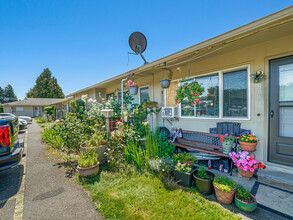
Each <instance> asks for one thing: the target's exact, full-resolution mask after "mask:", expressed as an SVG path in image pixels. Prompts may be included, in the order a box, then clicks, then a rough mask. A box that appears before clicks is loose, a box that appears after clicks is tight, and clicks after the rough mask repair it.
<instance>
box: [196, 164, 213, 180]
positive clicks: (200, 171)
mask: <svg viewBox="0 0 293 220" xmlns="http://www.w3.org/2000/svg"><path fill="white" fill-rule="evenodd" d="M195 175H196V176H198V177H199V178H201V179H209V178H210V176H209V175H208V174H207V172H206V169H205V166H204V165H200V166H199V169H197V171H196V174H195Z"/></svg>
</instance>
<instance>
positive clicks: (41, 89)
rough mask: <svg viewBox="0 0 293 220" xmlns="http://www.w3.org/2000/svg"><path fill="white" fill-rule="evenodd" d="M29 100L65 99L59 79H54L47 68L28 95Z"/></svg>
mask: <svg viewBox="0 0 293 220" xmlns="http://www.w3.org/2000/svg"><path fill="white" fill-rule="evenodd" d="M26 97H27V98H64V94H63V92H62V89H61V87H60V86H59V85H58V83H57V79H56V78H55V77H52V73H51V71H50V70H49V69H48V68H46V69H44V71H43V72H42V73H41V74H40V75H39V77H38V78H37V80H36V84H35V86H34V87H33V88H32V89H30V91H28V92H27V93H26Z"/></svg>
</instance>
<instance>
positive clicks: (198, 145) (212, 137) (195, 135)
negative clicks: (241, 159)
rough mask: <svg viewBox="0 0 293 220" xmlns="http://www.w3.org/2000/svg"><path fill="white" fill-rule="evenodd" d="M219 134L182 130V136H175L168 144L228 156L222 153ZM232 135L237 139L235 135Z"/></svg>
mask: <svg viewBox="0 0 293 220" xmlns="http://www.w3.org/2000/svg"><path fill="white" fill-rule="evenodd" d="M219 135H221V134H212V133H205V132H199V131H187V130H182V138H176V140H175V142H170V144H174V145H175V146H176V147H180V148H185V149H190V150H194V151H200V152H203V153H208V154H213V155H217V156H221V157H226V158H229V155H227V154H224V153H223V147H222V142H221V141H220V137H219ZM233 137H234V139H235V140H236V141H237V137H236V136H233Z"/></svg>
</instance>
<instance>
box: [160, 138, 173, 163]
mask: <svg viewBox="0 0 293 220" xmlns="http://www.w3.org/2000/svg"><path fill="white" fill-rule="evenodd" d="M174 150H175V145H174V144H169V143H168V140H167V138H165V137H164V136H161V155H160V156H161V157H163V158H165V157H173V156H174Z"/></svg>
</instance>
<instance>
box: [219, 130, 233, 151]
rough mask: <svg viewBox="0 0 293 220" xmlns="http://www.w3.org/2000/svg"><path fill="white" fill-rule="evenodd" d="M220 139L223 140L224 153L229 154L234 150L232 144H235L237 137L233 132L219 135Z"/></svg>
mask: <svg viewBox="0 0 293 220" xmlns="http://www.w3.org/2000/svg"><path fill="white" fill-rule="evenodd" d="M219 137H220V141H221V142H222V147H223V153H224V154H229V153H230V152H231V150H232V146H233V144H234V141H235V139H234V138H233V136H232V134H230V135H229V134H228V133H226V134H225V135H219Z"/></svg>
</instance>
